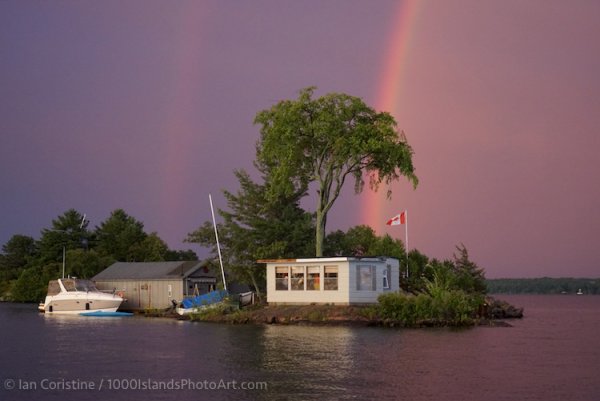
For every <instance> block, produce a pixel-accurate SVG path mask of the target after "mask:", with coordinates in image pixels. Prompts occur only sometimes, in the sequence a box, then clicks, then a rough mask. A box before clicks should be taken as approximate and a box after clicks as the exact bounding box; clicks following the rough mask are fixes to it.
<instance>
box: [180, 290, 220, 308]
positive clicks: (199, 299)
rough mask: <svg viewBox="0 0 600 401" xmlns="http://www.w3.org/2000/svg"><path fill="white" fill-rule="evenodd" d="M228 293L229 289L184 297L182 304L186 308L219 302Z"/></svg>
mask: <svg viewBox="0 0 600 401" xmlns="http://www.w3.org/2000/svg"><path fill="white" fill-rule="evenodd" d="M227 295H228V293H227V290H216V291H212V292H209V293H206V294H202V295H198V296H195V297H191V298H186V299H184V300H183V301H182V302H181V304H182V305H183V307H184V308H186V309H190V308H198V307H202V306H206V305H212V304H216V303H219V302H221V301H223V299H225V297H226V296H227Z"/></svg>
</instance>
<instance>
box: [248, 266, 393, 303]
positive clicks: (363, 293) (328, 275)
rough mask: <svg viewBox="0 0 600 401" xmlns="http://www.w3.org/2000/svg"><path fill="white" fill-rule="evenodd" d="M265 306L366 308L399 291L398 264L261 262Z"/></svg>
mask: <svg viewBox="0 0 600 401" xmlns="http://www.w3.org/2000/svg"><path fill="white" fill-rule="evenodd" d="M259 262H261V263H266V265H267V302H268V303H269V304H312V303H315V304H325V303H329V304H339V305H349V304H369V303H375V302H377V297H378V296H379V295H380V294H383V293H385V292H392V291H398V290H399V283H400V262H399V261H398V259H394V258H387V257H369V258H359V257H336V258H310V259H277V260H261V261H259Z"/></svg>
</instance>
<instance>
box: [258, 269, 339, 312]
mask: <svg viewBox="0 0 600 401" xmlns="http://www.w3.org/2000/svg"><path fill="white" fill-rule="evenodd" d="M278 266H279V267H281V266H290V267H291V266H294V267H297V266H302V267H308V266H318V267H319V271H320V286H319V287H320V288H319V290H314V291H309V290H304V291H296V290H291V289H290V290H287V291H286V290H276V289H275V268H276V267H278ZM325 266H337V268H338V289H337V291H335V290H325V288H324V287H325V285H324V278H325V272H324V267H325ZM305 272H306V269H305ZM305 277H306V276H305ZM348 280H349V274H348V262H326V263H314V262H312V263H298V262H282V263H267V302H268V303H271V304H272V303H275V304H311V303H319V304H325V303H330V304H347V303H348V302H349V300H348ZM304 286H305V288H306V280H305V283H304Z"/></svg>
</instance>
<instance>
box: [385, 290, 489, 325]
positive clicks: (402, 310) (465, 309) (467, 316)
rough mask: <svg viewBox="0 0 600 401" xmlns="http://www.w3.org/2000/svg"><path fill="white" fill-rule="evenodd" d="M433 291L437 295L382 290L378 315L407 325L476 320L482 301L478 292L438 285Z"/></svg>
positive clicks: (464, 323)
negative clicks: (384, 292)
mask: <svg viewBox="0 0 600 401" xmlns="http://www.w3.org/2000/svg"><path fill="white" fill-rule="evenodd" d="M433 293H434V294H435V295H430V294H426V293H421V294H418V295H416V296H415V295H405V294H403V293H397V292H395V293H387V294H382V295H380V296H379V298H378V304H377V315H378V316H379V317H380V318H381V319H383V320H390V321H394V322H398V323H400V324H402V325H403V326H407V327H414V326H419V325H422V324H428V325H451V326H465V325H471V324H473V323H474V318H475V317H476V313H477V309H478V307H479V304H480V302H481V299H479V298H480V297H479V296H476V295H471V294H467V293H465V292H464V291H461V290H448V289H441V288H439V287H437V288H436V290H435V291H434V292H433Z"/></svg>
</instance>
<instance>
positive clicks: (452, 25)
mask: <svg viewBox="0 0 600 401" xmlns="http://www.w3.org/2000/svg"><path fill="white" fill-rule="evenodd" d="M408 6H410V5H407V7H402V5H400V7H399V4H398V2H397V1H384V0H378V1H374V2H366V1H358V0H357V1H345V0H337V1H334V0H331V1H307V2H291V1H290V2H281V1H274V0H273V1H252V2H233V1H231V2H228V1H224V2H223V1H216V0H215V1H200V0H199V1H178V2H164V1H142V0H135V1H124V2H122V1H102V2H83V3H82V2H79V1H61V2H38V1H3V2H0V49H1V50H2V58H1V60H2V61H1V62H0V87H1V88H2V96H1V97H0V186H1V188H2V191H0V206H1V207H0V243H1V244H4V243H5V242H6V241H7V240H8V239H9V238H10V237H11V236H12V235H13V234H27V235H32V236H34V237H37V236H38V235H39V231H40V230H41V229H42V228H44V227H48V226H49V225H50V222H51V220H52V219H53V218H55V217H56V216H58V215H60V214H62V213H63V212H64V211H66V210H67V209H69V208H71V207H74V208H76V209H78V210H79V211H81V212H82V213H87V215H88V217H89V218H90V219H91V221H92V225H97V224H99V223H100V222H101V221H102V220H104V219H105V218H106V217H108V215H109V213H110V211H111V210H114V209H116V208H123V209H125V210H126V211H127V212H128V213H129V214H131V215H133V216H134V217H136V218H137V219H139V220H141V221H143V222H144V223H145V226H146V229H147V230H148V231H157V232H158V234H159V235H160V236H161V237H162V238H163V239H165V240H166V241H167V242H168V243H169V244H170V246H172V247H174V248H182V247H183V248H187V247H192V248H194V249H195V250H196V251H200V250H199V249H197V248H195V247H194V245H187V244H185V245H182V244H181V241H182V239H183V238H184V237H185V236H186V234H187V233H188V232H190V231H192V230H193V229H194V228H196V227H197V226H198V225H200V224H201V223H202V222H204V221H206V220H208V219H210V208H209V205H208V194H209V193H212V194H213V197H214V200H215V203H216V206H217V207H224V206H225V205H224V201H223V197H222V196H221V194H220V191H221V190H222V189H228V190H236V189H237V186H236V181H235V179H234V177H233V174H232V171H233V170H234V169H236V168H247V169H251V168H252V160H253V158H254V145H255V142H256V140H257V138H258V129H257V127H255V126H253V125H252V120H253V117H254V115H255V114H256V112H257V111H259V110H261V109H264V108H267V107H270V106H271V105H272V104H273V103H275V102H277V101H278V100H281V99H287V98H294V97H295V96H296V94H297V91H298V90H299V89H301V88H303V87H306V86H310V85H316V86H318V87H319V90H318V93H319V94H324V93H327V92H333V91H337V92H345V93H348V94H352V95H356V96H360V97H362V98H363V99H364V100H365V101H366V102H367V103H369V104H372V105H373V106H378V107H379V104H380V102H381V93H382V92H381V90H382V89H381V85H382V82H385V81H384V78H385V76H384V75H385V71H386V67H389V64H386V63H389V60H390V54H391V52H393V51H394V50H397V49H396V48H391V46H396V45H395V44H394V43H401V44H402V45H403V46H405V47H406V48H405V50H404V51H403V52H402V54H403V59H402V62H401V63H399V67H398V69H399V71H398V75H397V78H398V79H397V80H396V83H395V84H393V86H394V88H395V89H394V90H393V93H395V96H394V100H393V102H388V104H390V110H387V111H390V112H392V113H393V114H394V116H395V117H396V119H397V121H398V126H399V128H400V129H402V130H404V131H405V132H406V135H407V137H408V140H409V142H410V143H411V145H412V146H413V148H414V150H415V158H414V162H415V165H416V168H417V175H418V176H419V179H420V185H419V187H418V189H417V190H416V191H413V190H412V189H410V187H409V186H408V185H407V184H406V183H404V182H402V183H399V184H396V185H394V187H393V190H394V196H393V198H392V201H389V202H388V201H385V199H384V196H383V194H380V195H377V197H376V198H377V199H376V200H373V197H370V196H368V195H367V194H365V195H362V196H354V195H353V193H352V191H351V188H350V187H349V188H348V191H346V192H345V193H344V195H343V198H342V199H340V201H339V202H338V204H336V206H335V207H334V209H333V211H332V214H331V216H330V219H329V227H328V228H329V230H333V229H338V228H339V229H344V230H345V229H347V228H348V227H351V226H354V225H357V224H364V223H367V224H369V225H371V226H372V227H374V228H375V229H376V230H377V231H378V232H379V233H385V232H387V233H390V234H391V235H393V236H396V237H398V238H401V239H404V230H403V229H402V228H398V227H393V228H389V227H386V226H385V220H387V218H389V217H392V216H393V215H394V214H396V213H398V212H399V211H400V210H403V209H407V210H408V211H409V236H410V245H411V248H412V247H416V248H418V249H419V250H421V251H422V252H424V253H426V254H428V255H430V256H434V257H437V258H445V257H450V256H451V255H452V252H453V251H454V246H455V245H456V244H458V243H460V242H463V243H464V244H465V245H466V246H467V248H468V249H469V251H470V253H471V255H472V258H473V259H474V260H475V261H476V262H478V263H479V265H480V266H482V267H484V268H485V269H486V271H487V275H488V277H534V276H594V277H597V276H598V269H597V264H598V261H599V260H600V250H599V249H600V247H598V246H597V244H596V242H597V240H598V238H600V213H598V212H597V211H596V208H597V207H598V205H600V185H599V184H598V182H599V179H598V175H599V173H600V159H599V158H598V157H597V153H598V151H599V150H600V139H599V136H598V127H600V113H599V112H598V110H600V107H599V106H600V78H599V76H598V71H600V45H599V44H598V40H597V39H598V38H600V24H598V23H597V22H598V21H599V20H600V3H598V2H593V1H583V0H577V1H571V2H565V1H561V0H529V1H517V0H508V1H481V0H448V1H420V2H418V4H417V3H414V4H413V5H412V7H413V11H414V13H413V16H412V17H411V18H403V17H406V16H405V15H404V16H403V15H399V11H398V10H406V9H410V7H408ZM404 23H407V24H411V27H410V30H409V36H410V38H409V39H408V40H405V41H403V42H394V41H393V40H392V39H393V35H394V33H395V32H398V31H399V30H401V29H400V27H399V26H398V24H404ZM391 44H394V45H391ZM309 206H310V205H309ZM369 207H370V208H376V209H377V213H378V215H379V216H383V219H381V218H379V217H378V218H377V219H371V220H373V221H365V219H364V218H363V216H364V215H365V214H364V211H365V208H369ZM375 220H376V221H375Z"/></svg>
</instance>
